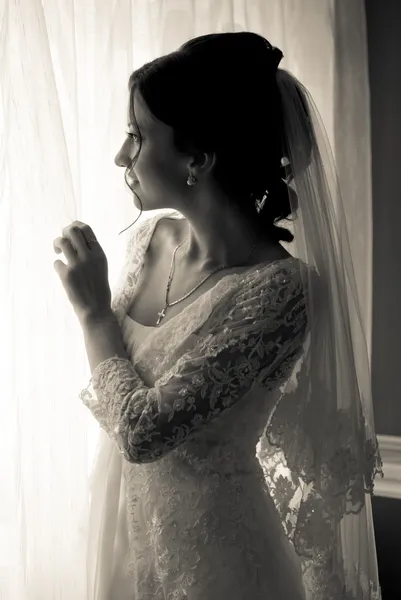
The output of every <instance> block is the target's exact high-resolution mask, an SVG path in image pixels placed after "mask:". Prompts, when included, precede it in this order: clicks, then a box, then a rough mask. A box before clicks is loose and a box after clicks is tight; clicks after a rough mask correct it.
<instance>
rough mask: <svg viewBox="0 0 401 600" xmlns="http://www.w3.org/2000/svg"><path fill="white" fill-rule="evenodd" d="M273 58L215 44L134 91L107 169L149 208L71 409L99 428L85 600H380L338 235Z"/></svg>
mask: <svg viewBox="0 0 401 600" xmlns="http://www.w3.org/2000/svg"><path fill="white" fill-rule="evenodd" d="M282 56H283V55H282V53H281V51H280V50H278V49H277V48H274V47H272V46H271V45H270V44H269V42H267V40H265V39H264V38H263V37H261V36H259V35H257V34H254V33H249V32H239V33H222V34H211V35H206V36H201V37H198V38H195V39H192V40H190V41H189V42H187V43H186V44H184V45H183V46H182V47H181V48H179V49H178V50H177V51H176V52H173V53H171V54H168V55H166V56H162V57H160V58H158V59H156V60H154V61H152V62H151V63H148V64H145V65H143V66H142V67H141V68H140V69H138V70H136V71H135V72H134V73H133V74H132V75H131V77H130V81H129V110H128V115H129V123H128V131H127V137H126V139H125V141H124V143H123V145H122V147H121V149H120V150H119V152H118V154H117V156H116V158H115V162H116V164H117V165H118V166H121V167H124V168H125V169H126V181H127V184H129V186H130V189H131V190H132V192H133V195H134V202H135V204H136V205H137V206H138V205H139V206H140V208H141V210H144V211H152V210H156V209H167V212H164V213H161V214H160V213H159V214H158V215H157V216H152V217H150V218H148V219H147V220H145V221H144V222H143V223H142V224H141V225H140V226H139V227H137V228H136V230H135V231H134V233H133V235H132V237H131V238H130V240H129V243H128V248H127V253H126V262H125V264H124V266H123V269H122V272H121V277H120V282H119V284H118V286H117V289H116V290H115V293H114V297H113V301H112V305H111V306H112V310H113V313H114V315H115V318H116V320H117V321H118V324H119V326H120V328H121V336H122V340H123V343H124V347H125V349H126V352H127V356H128V358H122V357H118V356H114V357H110V358H108V359H106V360H104V361H102V362H101V363H100V364H99V365H97V367H96V368H95V369H94V370H93V372H92V378H91V381H90V383H89V385H88V387H87V389H86V390H84V391H83V392H81V394H80V397H81V399H82V401H83V402H84V404H85V405H86V406H87V407H88V409H89V410H90V411H91V412H92V414H93V417H94V418H95V419H96V420H97V421H98V423H99V424H100V426H101V435H100V438H99V446H98V453H97V457H96V461H95V465H94V468H93V473H92V488H91V490H92V499H91V521H90V528H89V529H90V531H89V539H88V593H89V598H90V599H91V600H150V599H152V600H162V599H163V600H173V599H174V600H184V599H186V600H205V599H207V600H226V599H227V600H228V599H230V600H248V599H251V598H252V600H278V599H280V600H287V599H291V600H298V599H299V600H301V599H304V600H308V599H313V600H317V599H319V600H340V599H341V600H344V599H345V598H347V600H351V599H354V600H378V599H380V598H381V595H380V586H379V582H378V577H377V559H376V552H375V542H374V532H373V520H372V514H371V504H370V502H371V499H370V495H371V494H372V492H373V480H374V476H375V474H376V473H377V472H380V470H381V461H380V456H379V452H378V448H377V440H376V435H375V431H374V424H373V417H371V414H372V410H371V391H370V389H369V386H368V385H367V384H366V382H367V378H366V377H365V375H366V372H367V371H366V369H368V367H369V365H368V362H367V358H366V362H365V363H364V361H363V360H359V362H358V364H360V365H362V364H363V365H364V367H362V366H361V367H359V370H357V368H356V366H355V361H354V347H353V340H352V338H351V334H350V333H349V332H350V316H349V311H348V307H349V305H350V303H351V302H357V300H356V298H357V296H356V293H355V281H354V279H353V278H352V276H351V275H352V273H353V271H352V269H350V268H349V267H350V266H351V267H352V263H351V256H350V251H349V247H348V246H347V240H348V238H347V232H346V229H344V228H345V225H344V224H343V221H341V219H340V217H337V216H336V214H335V212H334V209H333V204H334V200H333V196H334V193H333V191H332V189H331V188H330V187H329V185H328V183H327V182H328V178H329V177H330V173H329V171H328V169H327V167H328V165H329V160H330V158H327V156H329V155H328V154H327V155H325V154H324V152H326V153H327V152H328V149H327V148H326V147H325V145H324V143H325V141H324V135H322V133H321V131H323V129H322V126H321V125H320V123H319V120H318V117H317V116H316V115H317V114H318V113H317V110H316V108H315V107H314V105H313V101H312V99H311V98H310V96H309V94H308V92H307V90H306V89H305V88H304V87H303V86H302V84H300V82H299V81H298V80H297V79H296V78H295V77H293V76H292V75H291V74H290V73H288V72H287V71H284V70H282V69H279V68H278V65H279V63H280V61H281V58H282ZM319 136H321V137H319ZM322 141H323V142H322ZM325 169H327V170H325ZM337 201H338V200H337ZM341 208H342V205H341V204H340V209H341ZM337 214H340V213H339V212H338V213H337ZM290 216H293V220H292V221H290V224H291V226H292V228H293V230H294V233H292V232H291V231H290V230H289V229H287V228H284V227H280V226H278V224H277V223H278V222H279V221H282V220H283V219H287V218H288V217H290ZM340 216H341V215H340ZM94 241H95V242H96V240H94ZM283 242H284V243H287V244H289V245H290V248H291V252H289V251H287V250H286V249H285V248H284V247H283V245H282V243H283ZM340 247H341V253H340V252H339V248H340ZM346 277H347V278H348V279H347V283H348V287H347V285H346ZM361 329H363V328H362V325H361ZM362 333H363V331H362ZM363 368H364V369H365V371H364V372H362V370H363ZM364 377H365V378H364ZM364 382H365V389H362V388H363V384H364ZM361 540H362V541H361Z"/></svg>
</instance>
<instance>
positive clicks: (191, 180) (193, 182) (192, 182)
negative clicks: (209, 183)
mask: <svg viewBox="0 0 401 600" xmlns="http://www.w3.org/2000/svg"><path fill="white" fill-rule="evenodd" d="M197 181H198V180H197V179H196V177H194V176H193V175H191V173H190V174H189V176H188V180H187V185H196V183H197Z"/></svg>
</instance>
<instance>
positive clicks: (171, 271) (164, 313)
mask: <svg viewBox="0 0 401 600" xmlns="http://www.w3.org/2000/svg"><path fill="white" fill-rule="evenodd" d="M188 237H189V235H187V237H186V238H185V239H184V240H183V241H182V242H181V244H178V246H177V247H176V248H175V250H174V252H173V257H172V259H171V265H170V274H169V277H168V282H167V289H166V304H165V306H164V308H163V309H162V310H161V311H160V312H159V313H157V314H158V315H159V318H158V320H157V322H156V325H159V324H160V322H161V320H162V319H163V318H164V317H165V316H166V310H167V308H168V307H170V306H174V305H175V304H178V302H182V301H183V300H185V299H186V298H188V296H190V295H191V294H192V293H193V292H194V291H195V290H197V289H198V287H200V286H201V285H202V283H204V282H205V281H206V279H208V278H209V277H211V276H212V275H214V274H215V273H217V271H221V269H225V268H229V266H228V265H223V266H221V267H217V269H214V271H212V272H211V273H209V275H206V277H205V278H204V279H202V281H201V282H200V283H198V284H197V285H196V286H195V287H194V288H193V289H192V290H191V291H189V292H188V293H187V294H185V296H183V297H182V298H179V299H178V300H176V301H175V302H171V303H169V302H168V294H169V291H170V286H171V281H172V279H173V274H174V269H173V267H175V255H176V252H177V250H178V248H180V247H181V246H182V245H183V243H184V242H185V241H186V240H187V239H188ZM255 246H256V242H255V243H254V244H253V246H252V248H251V251H250V253H249V255H248V257H247V259H246V261H245V264H246V263H247V262H248V260H249V259H250V257H251V256H252V253H253V251H254V250H255ZM231 266H235V265H231Z"/></svg>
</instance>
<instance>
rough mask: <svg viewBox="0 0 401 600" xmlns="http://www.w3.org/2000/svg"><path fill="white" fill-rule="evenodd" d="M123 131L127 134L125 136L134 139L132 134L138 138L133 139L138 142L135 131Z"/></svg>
mask: <svg viewBox="0 0 401 600" xmlns="http://www.w3.org/2000/svg"><path fill="white" fill-rule="evenodd" d="M125 133H126V134H127V136H128V137H129V138H131V139H132V140H133V139H134V136H135V137H137V138H138V139H137V140H134V141H135V142H139V136H138V135H137V134H136V133H130V132H129V131H126V132H125Z"/></svg>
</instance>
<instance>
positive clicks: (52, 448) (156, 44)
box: [0, 0, 371, 600]
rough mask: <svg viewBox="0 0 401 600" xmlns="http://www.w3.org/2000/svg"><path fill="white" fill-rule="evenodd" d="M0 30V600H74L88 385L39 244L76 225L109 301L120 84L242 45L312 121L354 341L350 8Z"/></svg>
mask: <svg viewBox="0 0 401 600" xmlns="http://www.w3.org/2000/svg"><path fill="white" fill-rule="evenodd" d="M0 28H1V30H0V92H1V94H0V211H1V212H0V249H1V250H0V289H1V294H0V323H1V325H0V341H1V355H0V369H1V371H0V376H1V384H0V385H1V393H0V411H1V418H0V598H1V600H39V599H40V600H77V599H79V600H89V599H88V598H87V595H86V568H85V551H86V530H87V529H86V528H87V518H88V507H89V500H90V497H89V474H90V467H91V463H92V459H93V451H94V447H95V442H96V437H97V433H98V425H97V423H95V422H94V421H93V419H92V418H91V416H90V415H89V413H88V411H87V410H86V408H85V407H83V406H82V405H81V402H80V400H79V398H78V394H79V392H80V391H81V390H82V389H83V388H84V387H86V385H87V383H88V381H89V377H90V370H89V365H88V362H87V358H86V353H85V349H84V342H83V337H82V333H81V329H80V327H79V323H78V321H77V319H76V316H75V314H74V312H73V309H72V307H71V305H70V304H69V302H68V299H67V297H66V294H65V292H64V290H63V288H62V286H61V282H60V281H59V279H58V276H57V274H56V272H55V271H54V269H53V262H54V261H55V260H56V259H57V258H61V260H64V262H65V259H64V258H63V255H59V256H57V255H56V254H55V253H54V251H53V245H52V243H53V240H54V239H55V238H56V237H58V236H60V235H61V230H62V228H63V227H65V226H66V225H68V224H69V223H71V222H72V221H74V220H80V221H83V222H85V223H88V224H89V225H91V227H92V228H93V230H94V232H95V234H96V236H97V237H98V239H99V241H100V243H101V245H102V247H103V248H104V250H105V252H106V255H107V257H108V262H109V276H110V284H111V287H112V289H113V284H114V283H116V280H117V277H118V275H119V272H120V270H121V268H122V261H123V258H124V252H125V244H126V240H127V237H128V235H129V234H130V230H128V231H127V232H125V233H123V234H122V235H120V236H118V233H119V232H120V231H122V230H123V229H125V228H126V227H127V226H128V225H129V224H130V223H132V222H133V221H134V220H135V219H136V217H137V216H138V211H137V209H136V208H135V207H134V205H133V202H132V197H131V195H130V193H129V191H128V189H127V188H126V187H125V184H124V179H123V174H124V170H123V169H121V168H117V167H116V166H115V164H114V157H115V155H116V153H117V151H118V150H119V147H120V145H121V143H122V142H123V139H124V135H125V134H124V132H125V130H126V114H127V102H128V90H127V85H128V77H129V75H130V73H131V72H132V71H133V70H134V69H135V68H137V67H139V66H140V65H142V64H143V63H144V62H148V61H150V60H152V59H153V58H155V57H156V56H160V55H161V54H165V53H167V52H171V51H173V50H175V49H177V48H178V47H179V46H180V45H181V44H182V43H184V42H185V41H186V40H188V39H189V38H191V37H195V36H197V35H202V34H205V33H211V32H219V31H239V30H249V31H254V32H256V33H260V34H262V35H264V36H265V37H266V38H267V39H268V40H269V41H270V42H271V43H272V44H273V45H277V46H279V47H280V48H281V49H282V50H283V52H284V55H285V58H284V60H283V62H282V63H281V66H282V67H283V68H287V69H289V70H290V71H292V72H293V73H294V75H295V76H296V77H298V78H299V79H300V80H301V81H302V82H303V83H304V84H305V85H306V87H307V88H308V89H309V90H310V91H311V93H312V95H313V97H314V99H315V102H316V104H317V106H318V108H319V110H320V113H321V115H322V117H323V120H324V123H325V127H326V130H327V133H328V135H329V138H330V142H331V144H332V148H333V152H334V154H335V156H336V159H337V160H338V161H339V162H338V168H339V174H340V180H341V183H342V185H343V190H344V194H345V195H346V196H347V197H348V198H349V200H350V205H349V206H347V207H346V209H347V210H349V219H350V230H351V231H354V232H355V231H356V229H357V230H358V234H359V237H353V239H351V243H352V245H353V250H354V260H355V265H356V271H357V277H358V285H359V292H360V295H361V298H363V306H364V307H365V315H364V317H365V324H366V330H367V331H368V332H370V329H371V327H370V323H371V182H370V137H369V136H370V130H369V100H368V74H367V51H366V32H365V15H364V8H363V0H354V1H353V2H352V3H345V2H335V1H334V0H332V1H329V0H302V2H300V1H298V0H285V1H284V2H283V0H254V1H252V2H249V1H248V0H231V1H230V0H225V1H223V0H222V1H220V2H219V1H217V0H195V1H190V0H182V1H181V2H180V1H178V0H175V1H173V0H170V1H169V0H164V1H163V0H124V1H120V2H110V1H109V0H75V1H74V0H19V1H17V0H0ZM356 72H357V73H358V81H357V85H356V82H355V80H354V74H355V73H356ZM345 115H346V118H345ZM361 140H362V142H363V143H362V142H361ZM144 216H146V217H148V216H149V214H145V213H144ZM137 225H138V222H137V224H136V225H135V227H136V226H137ZM131 231H132V230H131ZM369 343H370V340H369Z"/></svg>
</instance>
